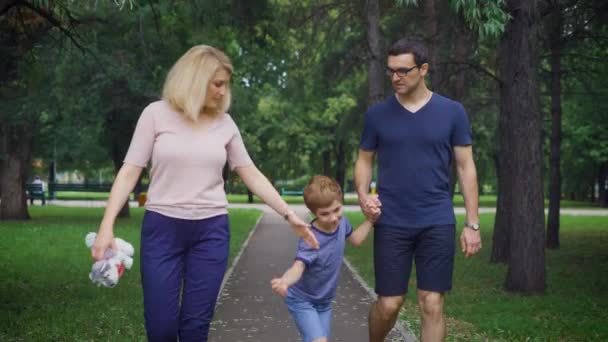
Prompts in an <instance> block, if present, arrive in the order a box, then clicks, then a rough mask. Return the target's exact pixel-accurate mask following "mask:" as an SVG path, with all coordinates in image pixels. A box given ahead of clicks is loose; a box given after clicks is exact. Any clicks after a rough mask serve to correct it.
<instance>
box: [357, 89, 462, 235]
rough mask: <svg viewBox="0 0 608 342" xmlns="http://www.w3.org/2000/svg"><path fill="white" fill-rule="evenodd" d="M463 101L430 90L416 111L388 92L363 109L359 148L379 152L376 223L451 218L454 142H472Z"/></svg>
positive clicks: (421, 223)
mask: <svg viewBox="0 0 608 342" xmlns="http://www.w3.org/2000/svg"><path fill="white" fill-rule="evenodd" d="M471 143H472V139H471V126H470V124H469V119H468V117H467V113H466V112H465V110H464V107H463V106H462V105H461V104H460V103H458V102H456V101H453V100H450V99H448V98H446V97H443V96H441V95H438V94H435V93H433V95H432V97H431V99H430V100H429V102H428V103H427V104H426V105H425V106H424V107H422V108H421V109H420V110H418V111H417V112H415V113H412V112H410V111H408V110H407V109H405V108H404V107H403V106H402V105H401V104H400V103H399V101H398V100H397V98H396V95H391V96H389V97H388V98H386V99H385V100H384V101H382V102H380V103H378V104H376V105H374V106H372V107H371V108H370V109H369V110H368V111H367V113H365V124H364V127H363V134H362V137H361V145H360V148H361V149H363V150H366V151H375V152H376V154H377V156H378V182H377V191H378V196H379V198H380V201H381V202H382V215H381V216H380V218H379V219H378V222H377V223H378V224H384V225H391V226H397V227H429V226H434V225H444V224H455V222H456V221H455V217H454V209H453V206H452V199H451V197H450V191H449V177H450V165H451V162H452V153H453V147H454V146H458V145H471Z"/></svg>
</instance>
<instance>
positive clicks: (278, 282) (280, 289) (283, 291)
mask: <svg viewBox="0 0 608 342" xmlns="http://www.w3.org/2000/svg"><path fill="white" fill-rule="evenodd" d="M270 286H271V287H272V291H274V292H276V293H277V294H278V295H280V296H282V297H285V296H287V289H288V288H289V287H288V286H287V284H286V283H285V281H284V280H283V278H274V279H272V280H271V281H270Z"/></svg>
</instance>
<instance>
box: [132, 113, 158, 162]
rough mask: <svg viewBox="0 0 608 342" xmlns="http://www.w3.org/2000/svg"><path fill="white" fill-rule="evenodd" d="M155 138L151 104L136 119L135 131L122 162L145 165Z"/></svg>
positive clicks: (150, 154)
mask: <svg viewBox="0 0 608 342" xmlns="http://www.w3.org/2000/svg"><path fill="white" fill-rule="evenodd" d="M155 138H156V129H155V127H154V111H153V109H152V108H151V106H147V107H146V108H145V109H144V111H143V112H142V113H141V115H140V116H139V120H137V126H135V132H134V133H133V137H132V138H131V145H129V150H128V151H127V155H126V156H125V159H124V162H125V163H127V164H131V165H135V166H140V167H146V166H147V165H148V161H149V160H150V157H151V156H152V149H153V147H154V140H155Z"/></svg>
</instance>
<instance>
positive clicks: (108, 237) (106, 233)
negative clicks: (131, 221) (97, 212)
mask: <svg viewBox="0 0 608 342" xmlns="http://www.w3.org/2000/svg"><path fill="white" fill-rule="evenodd" d="M108 249H112V250H116V243H115V242H114V233H113V229H112V227H111V226H110V227H107V226H106V227H104V225H103V224H102V226H101V227H99V232H97V236H96V237H95V242H94V243H93V246H92V247H91V256H92V257H93V259H95V260H97V261H99V260H102V259H103V258H104V255H105V252H106V250H108Z"/></svg>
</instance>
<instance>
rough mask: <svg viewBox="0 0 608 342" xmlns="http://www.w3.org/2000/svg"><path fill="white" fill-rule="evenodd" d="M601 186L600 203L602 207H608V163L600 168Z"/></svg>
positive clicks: (599, 182)
mask: <svg viewBox="0 0 608 342" xmlns="http://www.w3.org/2000/svg"><path fill="white" fill-rule="evenodd" d="M598 185H599V196H598V197H599V198H598V200H599V203H600V205H601V206H602V207H604V208H607V207H608V189H607V187H608V163H606V164H603V165H602V166H601V167H600V174H599V177H598Z"/></svg>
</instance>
